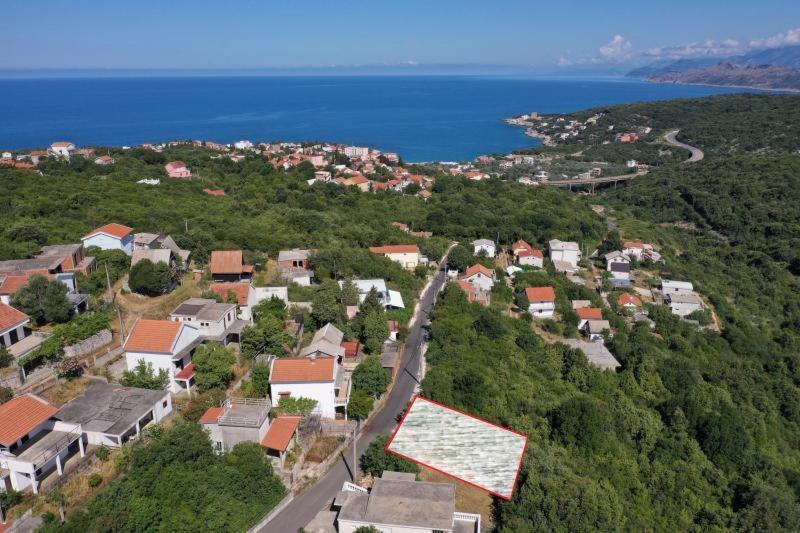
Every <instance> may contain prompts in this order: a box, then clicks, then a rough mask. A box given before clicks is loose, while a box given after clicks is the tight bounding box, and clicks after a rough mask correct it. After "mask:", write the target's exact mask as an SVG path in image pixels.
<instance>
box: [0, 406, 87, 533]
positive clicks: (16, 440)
mask: <svg viewBox="0 0 800 533" xmlns="http://www.w3.org/2000/svg"><path fill="white" fill-rule="evenodd" d="M57 412H58V408H56V407H55V406H53V405H50V404H49V403H47V402H46V401H44V400H43V399H41V398H39V397H38V396H34V395H33V394H25V395H23V396H18V397H16V398H12V399H11V400H8V401H7V402H5V403H3V404H0V492H8V490H9V489H13V490H16V491H23V490H28V489H30V490H31V491H32V492H33V493H34V494H39V485H40V483H41V480H42V479H43V478H44V477H45V476H47V475H49V474H50V473H52V472H54V471H55V472H57V473H58V475H59V476H61V475H63V473H64V462H65V461H66V460H67V459H68V458H70V457H71V456H73V455H75V453H76V452H78V453H80V455H81V457H83V456H84V453H85V451H84V441H83V437H82V435H81V427H80V425H79V424H70V423H67V422H61V421H60V420H58V419H57V418H56V417H55V415H56V413H57ZM0 527H2V524H0Z"/></svg>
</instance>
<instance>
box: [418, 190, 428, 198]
mask: <svg viewBox="0 0 800 533" xmlns="http://www.w3.org/2000/svg"><path fill="white" fill-rule="evenodd" d="M417 194H418V195H420V196H422V197H423V198H429V197H430V196H431V191H428V190H424V191H419V192H418V193H417Z"/></svg>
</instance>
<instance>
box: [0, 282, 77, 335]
mask: <svg viewBox="0 0 800 533" xmlns="http://www.w3.org/2000/svg"><path fill="white" fill-rule="evenodd" d="M67 292H69V289H68V288H67V286H66V285H65V284H63V283H62V282H60V281H57V280H48V279H47V278H45V277H44V276H40V275H35V276H31V278H30V279H29V280H28V283H27V284H25V285H23V286H22V287H20V288H19V289H18V290H17V292H15V293H14V294H13V296H11V307H15V308H17V309H19V310H20V311H22V312H23V313H25V314H26V315H28V316H30V317H31V319H32V320H33V321H34V322H35V323H36V324H46V323H48V322H67V321H68V320H69V319H70V318H72V313H73V309H72V304H71V303H70V302H69V299H68V298H67Z"/></svg>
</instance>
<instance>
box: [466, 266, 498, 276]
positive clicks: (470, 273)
mask: <svg viewBox="0 0 800 533" xmlns="http://www.w3.org/2000/svg"><path fill="white" fill-rule="evenodd" d="M479 272H480V273H483V274H484V275H485V276H488V277H490V278H491V277H493V276H494V272H493V271H492V269H491V268H489V267H486V266H483V265H482V264H480V263H475V264H474V265H472V266H471V267H469V268H468V269H467V273H466V274H464V277H465V278H471V277H472V276H474V275H475V274H478V273H479Z"/></svg>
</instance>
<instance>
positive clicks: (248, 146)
mask: <svg viewBox="0 0 800 533" xmlns="http://www.w3.org/2000/svg"><path fill="white" fill-rule="evenodd" d="M233 147H234V148H236V149H237V150H252V149H253V143H252V142H250V141H248V140H244V141H236V142H235V143H233Z"/></svg>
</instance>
